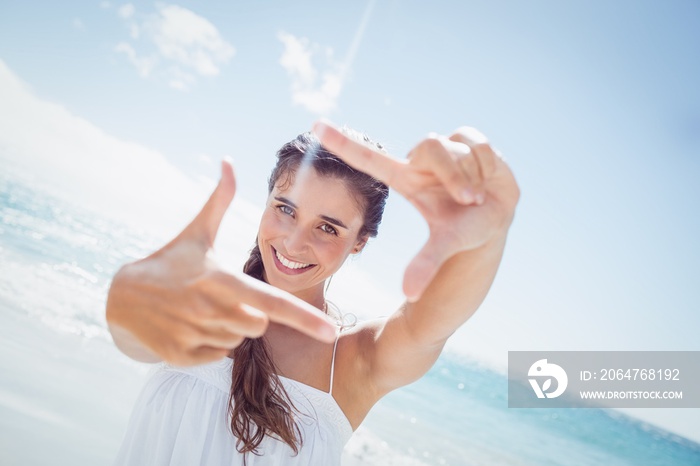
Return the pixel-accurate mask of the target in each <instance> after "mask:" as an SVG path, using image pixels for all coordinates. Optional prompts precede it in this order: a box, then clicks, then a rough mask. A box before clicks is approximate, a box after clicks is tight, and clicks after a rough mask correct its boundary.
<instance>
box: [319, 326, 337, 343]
mask: <svg viewBox="0 0 700 466" xmlns="http://www.w3.org/2000/svg"><path fill="white" fill-rule="evenodd" d="M335 334H336V328H335V327H334V326H331V324H330V323H329V324H328V325H324V326H323V327H321V336H322V337H323V339H324V340H329V341H332V340H335Z"/></svg>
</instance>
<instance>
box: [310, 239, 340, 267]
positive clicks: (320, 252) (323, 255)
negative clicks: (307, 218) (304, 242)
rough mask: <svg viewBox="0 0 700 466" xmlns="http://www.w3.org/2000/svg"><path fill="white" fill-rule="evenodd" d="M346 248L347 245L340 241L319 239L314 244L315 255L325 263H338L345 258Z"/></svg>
mask: <svg viewBox="0 0 700 466" xmlns="http://www.w3.org/2000/svg"><path fill="white" fill-rule="evenodd" d="M347 250H348V248H347V245H346V244H345V243H344V242H340V241H338V242H335V241H321V242H318V243H317V244H316V254H317V256H318V257H319V258H320V259H322V260H323V261H324V262H326V263H327V264H335V263H338V265H340V264H341V263H342V262H343V261H344V260H345V256H346V253H347Z"/></svg>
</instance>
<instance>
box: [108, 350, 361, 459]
mask: <svg viewBox="0 0 700 466" xmlns="http://www.w3.org/2000/svg"><path fill="white" fill-rule="evenodd" d="M337 343H338V341H337V339H336V345H335V346H334V348H333V359H332V361H333V362H332V363H331V385H330V392H324V391H322V390H319V389H316V388H313V387H311V386H309V385H305V384H303V383H301V382H297V381H295V380H292V379H288V378H285V377H281V376H280V381H281V382H282V384H283V385H284V388H285V389H286V390H287V393H288V394H289V397H290V399H291V401H292V402H293V403H294V406H295V407H296V408H297V410H298V411H299V412H300V413H301V414H299V413H295V414H296V416H295V419H296V422H297V425H298V426H299V428H300V430H301V434H302V439H303V444H302V446H301V447H300V449H299V453H298V454H297V455H296V456H295V455H294V451H293V450H292V449H291V448H290V447H289V445H287V444H286V443H284V442H282V441H280V440H277V439H275V438H272V437H269V436H266V437H265V439H264V440H263V441H262V443H261V444H260V446H259V447H258V452H259V453H261V454H262V455H261V456H256V455H254V454H251V453H249V454H248V455H247V456H248V458H247V464H248V465H249V466H268V465H323V466H333V465H339V464H340V457H341V453H342V451H343V447H344V446H345V444H346V443H347V441H348V440H349V439H350V436H351V435H352V426H351V425H350V422H349V421H348V419H347V417H346V416H345V414H344V413H343V411H342V410H341V409H340V406H338V403H336V401H335V399H334V398H333V369H334V365H335V349H336V346H337ZM232 364H233V360H232V359H230V358H224V359H222V360H221V361H217V362H214V363H211V364H205V365H201V366H194V367H176V366H172V365H170V364H167V363H159V364H157V365H156V367H155V368H154V371H153V373H152V375H151V377H150V378H149V379H148V380H147V382H146V384H145V386H144V388H143V390H142V391H141V394H140V395H139V397H138V399H137V401H136V405H135V406H134V409H133V412H132V414H131V418H130V420H129V425H128V428H127V432H126V435H125V437H124V441H123V443H122V445H121V448H120V449H119V452H118V454H117V458H116V460H115V462H114V465H115V466H122V465H128V466H136V465H139V466H142V465H149V466H166V465H167V466H175V465H183V466H184V465H187V466H193V465H214V466H224V465H226V466H229V465H231V466H234V465H242V464H243V455H241V454H240V453H238V451H237V450H236V438H235V437H234V436H233V434H232V433H231V429H230V425H231V423H230V416H229V415H228V399H229V391H230V389H231V369H232Z"/></svg>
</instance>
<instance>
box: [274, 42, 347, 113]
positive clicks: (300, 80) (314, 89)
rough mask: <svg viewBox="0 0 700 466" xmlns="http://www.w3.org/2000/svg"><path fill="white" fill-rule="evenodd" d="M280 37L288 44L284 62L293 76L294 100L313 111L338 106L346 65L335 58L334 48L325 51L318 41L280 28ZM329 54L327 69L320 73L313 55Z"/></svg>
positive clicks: (285, 45)
mask: <svg viewBox="0 0 700 466" xmlns="http://www.w3.org/2000/svg"><path fill="white" fill-rule="evenodd" d="M277 38H278V39H279V40H280V41H281V42H282V43H283V44H284V53H283V54H282V57H281V58H280V61H279V63H280V65H282V67H283V68H284V69H285V70H286V71H287V74H288V75H289V76H290V78H291V79H292V85H291V90H292V102H294V104H296V105H301V106H302V107H304V108H306V109H307V110H309V111H310V112H312V113H316V114H327V113H328V112H330V111H332V110H333V109H335V107H336V102H337V99H338V97H339V96H340V91H341V90H342V87H343V66H342V65H341V64H340V63H337V62H336V61H335V60H334V58H333V49H331V48H326V49H325V53H321V52H322V51H323V50H322V49H321V47H320V46H319V45H318V44H310V43H309V41H308V39H306V38H298V37H295V36H293V35H292V34H289V33H286V32H283V31H280V32H279V33H278V34H277ZM318 55H325V61H326V66H325V70H324V71H323V72H322V73H320V74H319V72H318V71H317V70H316V67H315V66H314V64H313V58H314V57H316V56H318Z"/></svg>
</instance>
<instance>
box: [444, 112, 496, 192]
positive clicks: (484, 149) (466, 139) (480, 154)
mask: <svg viewBox="0 0 700 466" xmlns="http://www.w3.org/2000/svg"><path fill="white" fill-rule="evenodd" d="M450 139H452V140H453V141H458V142H461V143H464V144H466V145H468V146H469V148H470V149H471V152H472V154H474V158H475V160H476V161H477V163H478V165H479V170H480V172H481V178H482V179H483V180H484V182H486V180H488V179H489V178H491V176H493V174H494V172H495V171H496V164H497V160H498V159H499V158H500V155H499V154H497V151H495V150H494V149H493V148H492V147H491V145H490V144H489V141H488V138H487V137H486V136H485V135H484V134H483V133H482V132H481V131H479V130H477V129H476V128H471V127H468V126H462V127H460V128H458V129H457V130H456V131H455V132H454V133H453V134H452V135H451V136H450Z"/></svg>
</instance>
